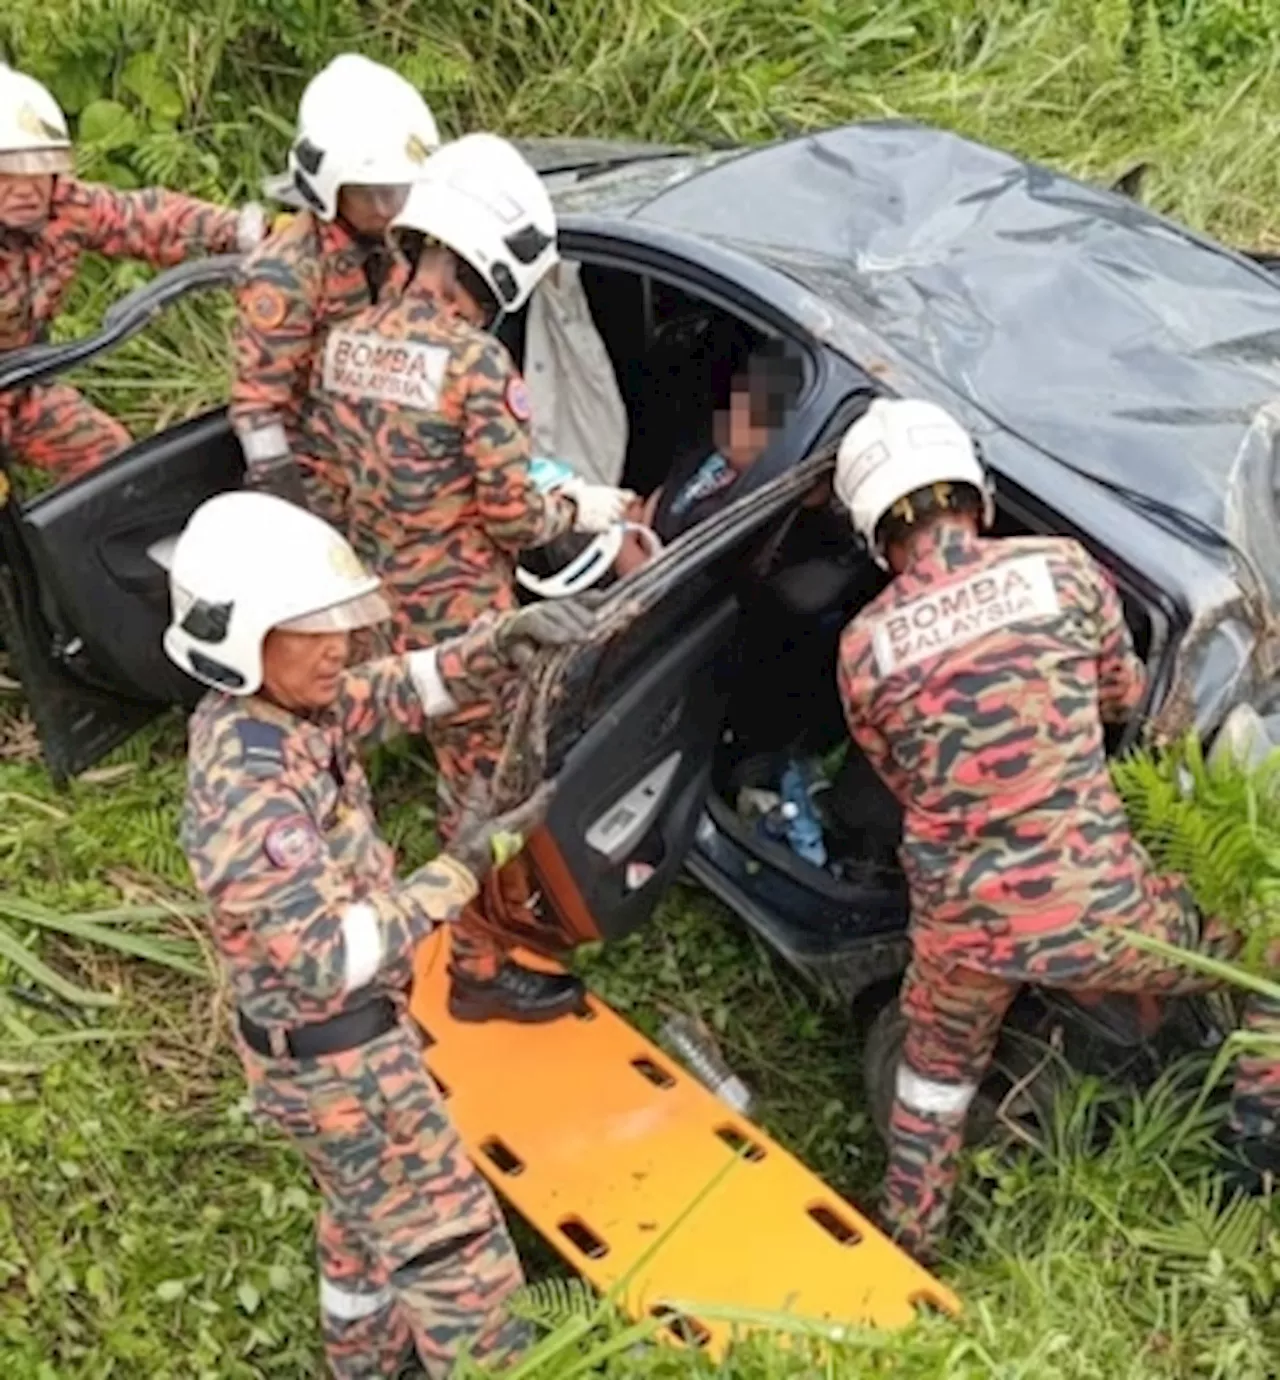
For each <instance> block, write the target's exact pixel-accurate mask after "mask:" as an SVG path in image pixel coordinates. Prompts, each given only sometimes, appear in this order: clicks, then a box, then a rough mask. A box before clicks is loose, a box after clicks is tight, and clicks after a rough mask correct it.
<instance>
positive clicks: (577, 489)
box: [555, 476, 636, 533]
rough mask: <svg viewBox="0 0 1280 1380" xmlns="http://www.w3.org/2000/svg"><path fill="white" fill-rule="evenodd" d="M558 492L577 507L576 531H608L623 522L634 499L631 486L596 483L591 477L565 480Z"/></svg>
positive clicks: (574, 528) (574, 523)
mask: <svg viewBox="0 0 1280 1380" xmlns="http://www.w3.org/2000/svg"><path fill="white" fill-rule="evenodd" d="M555 492H556V493H561V494H564V496H565V497H566V498H568V499H570V500H572V502H573V506H574V507H575V508H576V509H577V515H576V517H575V518H574V522H573V530H574V531H575V532H589V533H595V532H607V531H608V530H609V528H610V527H613V526H615V525H616V524H617V523H619V522H621V521H622V519H623V517H624V516H625V515H626V511H627V508H628V507H629V506H630V504H631V503H633V502H634V501H635V497H636V496H635V494H633V493H632V492H631V490H630V489H615V488H613V487H612V486H610V485H608V484H593V483H591V481H590V480H587V479H581V478H578V477H576V476H575V477H574V478H573V479H566V480H565V482H564V483H563V484H561V485H560V486H559V487H558V488H557V489H556V490H555Z"/></svg>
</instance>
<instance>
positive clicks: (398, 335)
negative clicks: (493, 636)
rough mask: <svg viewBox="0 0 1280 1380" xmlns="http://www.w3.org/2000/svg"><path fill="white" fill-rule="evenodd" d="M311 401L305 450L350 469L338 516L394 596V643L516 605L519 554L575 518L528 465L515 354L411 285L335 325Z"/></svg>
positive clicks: (525, 401) (417, 640) (525, 410)
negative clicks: (538, 484) (544, 488)
mask: <svg viewBox="0 0 1280 1380" xmlns="http://www.w3.org/2000/svg"><path fill="white" fill-rule="evenodd" d="M307 408H308V431H309V444H310V445H311V446H312V447H313V453H314V454H315V455H316V456H317V458H318V459H320V460H321V462H322V463H324V464H327V465H330V466H332V467H334V468H340V469H341V470H342V471H343V472H344V474H345V475H346V476H347V477H348V480H349V484H350V490H349V496H348V499H347V509H346V522H345V529H346V532H347V535H348V537H349V538H350V539H351V541H352V544H353V545H354V546H355V547H356V549H357V551H358V552H359V553H360V555H361V557H362V558H363V559H364V560H365V561H366V562H367V563H368V564H369V565H371V566H372V567H373V568H374V569H375V570H376V571H377V572H378V574H379V575H381V576H382V577H383V580H384V583H385V584H386V585H387V587H388V588H389V590H390V592H391V594H392V595H393V597H394V598H395V600H396V604H397V628H398V632H399V634H400V637H401V645H404V646H422V645H425V644H426V643H428V642H430V641H433V640H434V639H436V638H439V637H445V636H452V635H454V634H456V633H458V632H461V631H462V630H463V628H465V627H466V625H467V624H468V623H469V622H470V620H471V619H472V618H474V617H475V616H477V615H478V614H479V613H481V612H483V611H485V610H488V609H494V610H507V609H511V608H513V607H515V563H516V558H517V556H518V554H519V553H520V552H521V551H522V550H524V549H526V548H528V547H532V546H539V545H541V544H542V543H544V542H547V541H550V540H552V539H553V538H554V537H557V536H559V535H560V534H561V533H563V532H565V531H567V530H568V529H569V528H570V527H571V526H572V523H573V516H574V510H573V505H572V503H571V502H570V501H569V500H568V499H565V498H561V497H559V496H557V495H547V496H544V495H543V494H541V493H540V492H539V491H538V489H537V488H536V487H535V486H534V484H533V483H532V481H531V480H530V478H529V462H530V459H531V453H530V432H529V415H530V409H529V398H528V392H527V390H526V388H525V385H524V381H523V379H521V377H520V375H519V374H518V373H517V372H516V369H515V366H514V365H513V363H512V361H511V357H510V356H509V355H508V353H507V351H506V350H505V348H504V347H503V346H502V345H501V344H500V343H499V342H498V341H497V340H495V339H494V338H493V337H492V336H491V335H488V334H486V333H485V332H483V331H480V330H477V329H476V328H474V327H473V326H470V325H468V324H467V323H465V322H463V321H461V320H460V319H458V318H457V317H455V316H453V315H451V314H450V313H447V312H443V311H440V310H438V309H437V308H436V306H435V305H434V304H433V303H432V301H431V300H430V298H428V297H426V296H425V295H423V294H421V293H419V292H415V291H413V290H410V292H408V293H406V294H405V295H403V296H402V297H401V298H399V300H396V301H392V302H387V303H384V304H383V305H381V306H378V307H374V308H372V309H370V310H368V311H363V312H361V313H360V314H359V315H357V316H355V317H352V318H351V319H350V320H349V321H346V322H344V323H343V324H342V326H341V327H340V328H337V329H334V330H332V331H330V333H329V334H328V336H327V338H326V340H325V346H324V350H323V352H322V354H321V355H319V356H318V357H317V359H316V361H315V364H314V367H313V370H312V375H311V388H310V398H309V400H308V403H307Z"/></svg>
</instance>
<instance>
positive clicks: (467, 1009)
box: [449, 958, 587, 1024]
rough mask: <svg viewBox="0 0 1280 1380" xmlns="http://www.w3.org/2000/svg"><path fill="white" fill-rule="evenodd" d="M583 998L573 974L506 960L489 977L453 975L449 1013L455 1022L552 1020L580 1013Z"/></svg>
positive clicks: (585, 991)
mask: <svg viewBox="0 0 1280 1380" xmlns="http://www.w3.org/2000/svg"><path fill="white" fill-rule="evenodd" d="M586 996H587V989H586V988H585V987H584V986H583V985H582V980H581V979H580V978H576V977H574V976H573V974H572V973H541V972H538V971H537V970H536V969H534V968H524V967H521V965H520V964H519V963H514V962H512V960H511V959H509V958H508V959H505V960H504V961H503V964H502V967H501V968H499V969H498V971H497V973H496V974H495V975H494V976H493V977H491V978H475V977H470V976H468V975H467V974H466V973H454V974H453V980H452V983H451V985H450V988H449V1014H450V1015H451V1016H452V1017H453V1018H454V1020H455V1021H493V1020H500V1021H520V1022H522V1023H524V1024H531V1023H533V1022H536V1021H554V1020H555V1019H556V1018H557V1017H558V1016H567V1015H568V1014H569V1012H571V1011H578V1010H580V1009H581V1008H582V1007H583V1006H584V1005H585V1003H586Z"/></svg>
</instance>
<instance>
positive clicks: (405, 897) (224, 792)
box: [182, 628, 522, 1380]
mask: <svg viewBox="0 0 1280 1380" xmlns="http://www.w3.org/2000/svg"><path fill="white" fill-rule="evenodd" d="M436 660H437V667H438V671H439V674H440V678H441V680H442V681H443V683H444V686H445V688H446V689H447V690H448V692H449V694H450V695H451V696H453V697H454V699H455V700H456V702H457V703H458V704H466V703H468V702H470V701H471V700H473V699H474V698H475V697H477V696H479V695H481V694H484V693H486V687H487V684H488V683H489V682H490V680H491V678H492V677H493V675H494V674H495V670H496V666H497V662H496V657H495V654H494V644H493V638H492V635H491V628H486V629H483V630H481V631H480V632H478V633H476V634H475V635H473V636H472V637H469V638H467V639H464V640H462V641H460V642H457V643H452V644H449V645H448V646H445V647H441V648H440V649H439V651H438V652H437V654H436ZM425 718H426V716H425V712H424V709H423V705H422V702H421V700H420V699H419V696H418V691H417V688H416V683H415V680H414V677H413V673H412V670H411V667H410V663H409V661H408V660H407V659H405V658H402V657H391V658H386V659H384V660H382V661H379V662H376V663H373V664H371V665H369V666H364V667H360V668H358V669H356V670H353V671H349V672H347V673H346V675H345V676H344V678H343V682H342V687H341V690H340V693H339V696H338V700H337V702H336V704H335V705H334V706H333V707H332V708H331V709H330V710H327V711H325V712H324V713H322V714H318V715H315V716H312V717H308V718H302V717H299V716H296V715H293V714H291V713H289V712H288V711H286V710H284V709H282V708H280V707H279V706H276V705H274V704H272V703H270V702H269V701H267V700H266V699H264V698H262V697H260V696H248V697H243V698H235V697H232V696H229V695H224V694H220V693H216V692H215V693H213V694H210V695H208V696H206V697H205V699H204V700H203V701H202V702H201V704H200V705H199V707H198V708H197V710H196V712H195V714H194V715H193V717H192V721H191V733H190V748H189V765H188V790H187V800H186V807H185V810H184V815H183V822H182V845H183V849H184V851H185V853H186V855H187V858H188V860H189V862H190V864H191V867H192V872H193V874H194V876H195V879H196V882H197V885H198V886H199V888H200V890H201V891H202V893H203V894H204V895H205V896H206V897H208V899H209V902H210V908H211V916H212V920H211V923H212V928H213V936H214V940H215V943H216V944H217V947H218V951H219V954H220V957H221V959H222V962H223V965H224V968H225V969H226V972H227V974H228V978H229V981H230V985H231V987H232V990H233V993H234V997H235V1003H236V1006H237V1007H238V1009H239V1010H240V1011H241V1012H243V1013H244V1014H245V1015H246V1016H247V1017H248V1018H249V1019H250V1020H252V1021H254V1022H256V1023H257V1024H259V1025H262V1026H265V1027H266V1028H267V1029H268V1030H272V1031H275V1030H278V1031H281V1032H284V1031H287V1030H288V1029H289V1028H291V1027H294V1026H297V1025H300V1024H304V1023H308V1022H315V1021H319V1020H323V1019H326V1018H328V1017H330V1016H333V1015H335V1014H337V1013H338V1012H340V1011H342V1010H344V1009H349V1008H352V1007H356V1006H361V1005H364V1004H366V1003H367V1002H368V1001H369V999H370V996H371V995H373V994H378V995H383V996H388V997H390V998H391V999H392V1001H393V1002H394V1003H395V1004H396V1005H397V1006H398V1008H399V1010H400V1012H401V1020H400V1023H399V1024H398V1025H397V1026H396V1027H395V1029H393V1030H392V1031H390V1032H388V1033H387V1034H385V1035H383V1036H381V1037H379V1038H378V1039H377V1040H375V1041H372V1042H370V1043H369V1044H366V1045H363V1046H361V1047H359V1048H357V1049H354V1050H349V1051H345V1052H343V1053H340V1054H336V1055H332V1056H327V1057H324V1058H317V1059H308V1060H292V1059H287V1058H281V1059H263V1058H261V1057H260V1056H258V1055H257V1054H256V1053H255V1052H254V1051H253V1050H251V1049H250V1048H249V1047H248V1046H247V1045H246V1044H245V1043H244V1042H243V1040H242V1039H238V1041H237V1043H238V1045H239V1049H240V1054H241V1058H242V1060H243V1062H244V1065H245V1070H246V1073H247V1076H248V1078H249V1082H250V1086H251V1089H252V1091H253V1096H254V1101H255V1105H256V1107H257V1109H258V1112H259V1113H260V1115H262V1116H263V1117H264V1118H265V1119H266V1120H267V1121H268V1122H269V1123H270V1124H272V1125H274V1126H275V1127H277V1128H278V1129H280V1130H281V1131H283V1133H284V1134H285V1135H286V1136H288V1137H289V1139H290V1140H291V1141H293V1143H294V1144H295V1145H297V1147H298V1148H299V1150H300V1151H301V1152H302V1154H303V1155H304V1156H305V1158H306V1160H307V1162H308V1165H309V1166H310V1168H311V1171H312V1174H313V1176H314V1178H315V1181H316V1184H317V1186H318V1187H319V1189H320V1193H321V1196H322V1199H323V1208H322V1211H321V1217H320V1222H319V1229H318V1246H319V1254H320V1267H321V1314H322V1323H323V1330H324V1337H325V1345H326V1353H327V1356H328V1360H329V1364H330V1366H331V1367H332V1370H333V1373H334V1374H335V1375H337V1376H338V1377H340V1380H355V1378H356V1377H365V1376H382V1375H394V1374H396V1373H397V1366H398V1362H399V1361H400V1360H401V1359H403V1353H404V1352H405V1350H406V1349H407V1348H408V1346H409V1345H410V1344H412V1345H413V1346H415V1347H416V1349H417V1351H418V1355H419V1359H420V1361H421V1362H422V1364H423V1365H424V1366H425V1367H426V1371H427V1374H428V1375H429V1376H432V1377H440V1378H441V1380H443V1377H444V1376H446V1375H448V1374H449V1373H450V1371H451V1369H452V1366H453V1363H454V1361H455V1359H456V1357H457V1355H458V1354H459V1351H460V1350H461V1349H462V1348H463V1347H464V1346H466V1347H470V1348H472V1349H473V1351H474V1353H475V1354H477V1355H482V1354H501V1353H503V1352H505V1351H506V1350H508V1349H510V1348H511V1347H513V1346H515V1345H517V1344H518V1343H519V1341H520V1340H521V1339H522V1333H521V1331H520V1329H519V1328H518V1327H517V1326H516V1325H515V1324H513V1323H512V1322H511V1321H510V1320H509V1319H507V1317H506V1316H505V1314H504V1312H503V1308H502V1304H503V1301H504V1300H505V1299H506V1298H507V1296H508V1295H509V1294H510V1293H511V1292H512V1290H514V1289H515V1288H517V1287H518V1286H519V1284H520V1283H521V1280H522V1277H521V1272H520V1266H519V1261H518V1259H517V1257H516V1254H515V1251H514V1248H513V1247H512V1245H511V1242H510V1239H509V1237H508V1236H507V1233H506V1228H505V1226H504V1224H503V1221H502V1217H501V1214H500V1213H499V1211H498V1208H497V1204H496V1202H495V1200H494V1199H493V1196H492V1194H491V1192H490V1191H489V1189H488V1187H487V1185H486V1184H485V1183H484V1181H483V1180H482V1179H481V1177H480V1176H479V1174H478V1173H477V1172H476V1171H475V1169H474V1167H473V1166H472V1165H471V1164H470V1162H469V1161H468V1160H467V1157H466V1155H465V1152H464V1151H463V1149H462V1146H461V1144H460V1142H459V1140H458V1138H457V1135H456V1133H455V1132H454V1130H453V1128H452V1126H451V1125H450V1123H449V1119H448V1116H447V1114H446V1112H445V1110H444V1107H443V1104H442V1102H441V1100H440V1096H439V1093H438V1091H437V1089H436V1088H435V1086H434V1085H433V1084H432V1082H431V1080H430V1078H429V1076H428V1075H427V1073H426V1070H425V1067H424V1065H423V1062H422V1043H421V1038H420V1036H419V1034H418V1032H417V1030H416V1028H415V1027H414V1026H413V1024H412V1022H411V1021H410V1020H409V1018H408V1016H407V1014H406V1006H407V991H408V987H409V983H410V981H411V978H412V955H413V950H414V948H415V947H416V944H417V943H418V942H419V940H420V939H421V938H422V937H423V936H424V935H425V934H426V933H427V932H428V931H429V930H430V928H431V927H432V925H433V924H435V923H437V922H440V921H443V920H449V919H452V918H454V917H456V916H457V915H458V914H459V912H460V911H461V909H462V907H464V906H465V905H467V904H468V902H470V901H471V899H472V898H473V897H474V896H475V894H476V882H475V879H474V878H473V877H472V876H471V874H470V873H469V872H468V871H467V870H466V869H465V868H463V867H461V866H459V865H458V864H457V863H455V862H454V861H453V860H452V859H450V858H448V857H441V858H437V859H436V860H435V861H434V862H432V863H429V864H427V865H426V866H425V867H423V868H420V869H419V870H418V871H417V872H415V873H414V874H412V875H411V876H409V877H407V878H405V879H402V880H401V879H397V878H396V875H395V859H394V855H393V854H392V851H391V849H390V848H389V847H388V845H387V844H386V842H385V841H384V840H383V839H382V838H381V836H380V835H379V833H378V829H377V824H376V820H375V818H374V814H373V805H372V800H371V797H370V791H369V785H368V781H367V779H366V777H365V774H364V771H363V768H362V765H361V761H360V755H359V748H360V746H361V745H362V744H368V743H371V742H374V741H380V740H383V739H386V738H388V737H391V736H394V735H395V734H397V733H400V732H409V733H420V732H422V731H423V727H424V722H425ZM356 902H361V903H363V904H364V906H366V907H369V908H372V911H373V913H374V914H375V916H376V918H377V921H378V923H379V930H380V933H381V938H382V947H383V953H382V962H381V965H380V967H379V968H378V970H377V971H376V973H375V974H374V975H373V977H372V979H371V981H370V982H369V983H368V984H367V985H365V986H362V987H360V988H359V989H358V990H356V991H354V992H347V991H345V990H344V983H345V977H346V971H345V969H346V958H347V956H346V953H345V939H344V934H343V924H342V921H343V916H344V914H345V913H346V912H347V910H348V908H349V907H350V906H351V905H352V904H353V903H356Z"/></svg>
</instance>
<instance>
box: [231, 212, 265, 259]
mask: <svg viewBox="0 0 1280 1380" xmlns="http://www.w3.org/2000/svg"><path fill="white" fill-rule="evenodd" d="M266 237H267V213H266V212H265V211H264V210H263V209H262V207H261V206H259V205H258V203H257V202H256V201H247V202H245V204H244V205H243V206H242V207H241V208H240V215H239V217H238V218H237V220H236V248H237V249H238V250H239V251H240V253H241V254H247V253H248V252H249V251H250V250H251V249H256V248H257V247H258V245H260V244H261V243H262V241H263V240H264V239H266Z"/></svg>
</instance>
